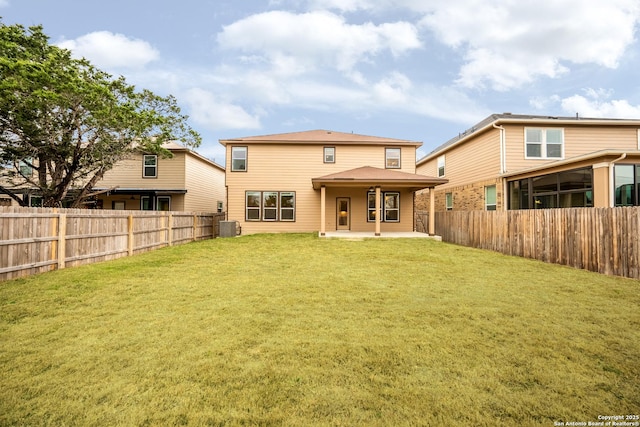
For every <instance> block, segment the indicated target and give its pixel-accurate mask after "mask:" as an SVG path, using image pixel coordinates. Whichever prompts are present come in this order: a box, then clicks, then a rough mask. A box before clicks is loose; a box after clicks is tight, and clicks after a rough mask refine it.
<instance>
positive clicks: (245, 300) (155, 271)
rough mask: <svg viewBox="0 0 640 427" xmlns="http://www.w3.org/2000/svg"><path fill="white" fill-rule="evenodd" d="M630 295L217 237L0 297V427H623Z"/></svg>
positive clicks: (561, 272)
mask: <svg viewBox="0 0 640 427" xmlns="http://www.w3.org/2000/svg"><path fill="white" fill-rule="evenodd" d="M639 307H640V282H638V281H634V280H628V279H622V278H614V277H606V276H601V275H598V274H594V273H589V272H585V271H578V270H573V269H570V268H565V267H559V266H554V265H547V264H543V263H539V262H536V261H532V260H526V259H520V258H512V257H507V256H503V255H499V254H495V253H491V252H485V251H480V250H474V249H468V248H463V247H458V246H453V245H448V244H443V243H438V242H433V241H427V240H423V239H398V240H384V239H380V240H374V239H371V240H363V241H344V240H321V239H318V238H317V237H316V236H315V235H311V234H298V235H254V236H244V237H239V238H234V239H217V240H211V241H205V242H200V243H193V244H188V245H183V246H178V247H173V248H167V249H162V250H158V251H155V252H151V253H147V254H144V255H141V256H136V257H131V258H125V259H121V260H118V261H114V262H108V263H102V264H95V265H92V266H88V267H81V268H74V269H68V270H62V271H57V272H52V273H47V274H43V275H40V276H36V277H31V278H28V279H21V280H14V281H9V282H3V283H0V383H1V387H0V425H2V426H5V425H51V426H62V425H67V426H74V425H81V426H107V425H108V426H112V425H327V426H329V425H350V426H351V425H365V426H376V425H379V426H402V425H407V426H408V425H469V426H477V425H505V426H513V425H525V426H526V425H544V426H552V425H554V422H556V421H565V422H567V421H584V422H587V421H597V420H598V415H620V414H638V413H640V312H639Z"/></svg>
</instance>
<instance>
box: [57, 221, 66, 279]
mask: <svg viewBox="0 0 640 427" xmlns="http://www.w3.org/2000/svg"><path fill="white" fill-rule="evenodd" d="M66 239H67V215H66V214H59V215H58V270H61V269H63V268H64V267H65V262H66V253H67V250H66V246H67V240H66Z"/></svg>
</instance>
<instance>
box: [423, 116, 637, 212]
mask: <svg viewBox="0 0 640 427" xmlns="http://www.w3.org/2000/svg"><path fill="white" fill-rule="evenodd" d="M639 150H640V120H622V119H587V118H581V117H577V116H576V117H545V116H529V115H515V114H509V113H505V114H493V115H491V116H489V117H487V118H486V119H485V120H483V121H481V122H480V123H478V124H477V125H475V126H474V127H472V128H471V129H469V130H467V131H465V132H464V133H462V134H460V135H458V136H457V137H455V138H453V139H451V140H449V141H448V142H446V143H445V144H443V145H442V146H440V147H439V148H437V149H436V150H434V151H433V152H431V153H430V154H428V155H427V156H425V157H424V158H422V159H420V160H419V161H418V162H417V165H416V170H417V172H418V173H420V174H425V175H434V176H438V177H440V178H447V179H448V181H449V182H448V183H447V184H444V185H442V186H439V187H438V188H437V189H436V190H435V204H436V211H444V210H496V209H498V210H506V209H534V208H568V207H592V206H595V207H613V206H634V205H639V204H640V151H639ZM431 196H432V195H428V192H422V193H421V194H419V195H417V200H418V201H417V202H416V203H417V205H418V207H419V208H423V207H424V206H426V204H427V202H426V199H427V197H431Z"/></svg>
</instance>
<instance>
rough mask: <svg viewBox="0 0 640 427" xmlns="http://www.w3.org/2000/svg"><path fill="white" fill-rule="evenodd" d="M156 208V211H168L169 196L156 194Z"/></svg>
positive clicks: (169, 204)
mask: <svg viewBox="0 0 640 427" xmlns="http://www.w3.org/2000/svg"><path fill="white" fill-rule="evenodd" d="M156 206H157V208H156V210H158V211H170V210H171V196H158V197H157V201H156Z"/></svg>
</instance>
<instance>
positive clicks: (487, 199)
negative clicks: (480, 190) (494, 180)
mask: <svg viewBox="0 0 640 427" xmlns="http://www.w3.org/2000/svg"><path fill="white" fill-rule="evenodd" d="M496 207H497V204H496V186H495V185H488V186H486V187H484V208H485V209H486V210H488V211H495V210H496Z"/></svg>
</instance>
